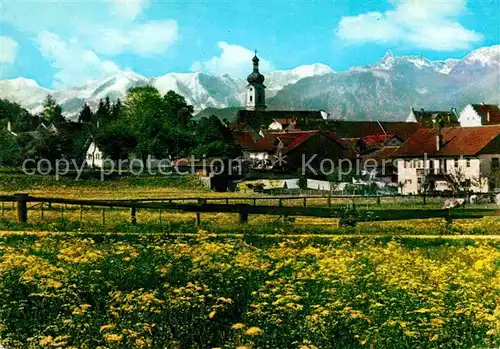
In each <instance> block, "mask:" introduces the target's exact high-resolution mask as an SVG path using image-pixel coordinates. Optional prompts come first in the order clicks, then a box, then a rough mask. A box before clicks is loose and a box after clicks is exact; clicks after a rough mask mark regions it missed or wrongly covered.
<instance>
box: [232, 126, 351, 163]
mask: <svg viewBox="0 0 500 349" xmlns="http://www.w3.org/2000/svg"><path fill="white" fill-rule="evenodd" d="M240 145H241V146H242V149H243V154H244V157H245V158H246V159H247V160H249V161H250V162H251V163H252V168H254V169H261V170H284V171H294V170H297V169H299V168H301V165H302V164H303V163H304V161H303V159H305V162H307V161H308V160H309V159H311V158H314V161H312V162H311V163H310V164H311V167H313V168H314V166H316V165H318V164H319V162H320V161H321V160H323V159H329V160H332V161H336V160H338V159H343V158H344V157H347V156H349V157H351V153H350V152H349V148H347V147H346V146H345V144H344V143H343V142H342V141H341V140H340V139H337V138H336V137H335V135H334V134H332V133H330V132H324V131H320V130H313V131H290V132H271V133H268V134H266V135H265V136H264V137H262V138H260V139H259V140H258V141H256V142H254V141H253V140H252V139H251V138H247V142H246V143H245V142H243V141H241V142H240Z"/></svg>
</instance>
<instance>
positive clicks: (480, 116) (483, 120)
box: [458, 103, 500, 127]
mask: <svg viewBox="0 0 500 349" xmlns="http://www.w3.org/2000/svg"><path fill="white" fill-rule="evenodd" d="M458 121H459V122H460V126H462V127H476V126H484V125H500V108H499V106H498V105H495V104H484V103H483V104H468V105H467V106H465V107H464V109H463V110H462V111H461V112H460V117H459V118H458Z"/></svg>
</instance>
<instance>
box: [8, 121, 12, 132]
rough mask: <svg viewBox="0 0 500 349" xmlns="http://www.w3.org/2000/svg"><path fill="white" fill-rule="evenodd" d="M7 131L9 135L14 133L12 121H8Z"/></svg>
mask: <svg viewBox="0 0 500 349" xmlns="http://www.w3.org/2000/svg"><path fill="white" fill-rule="evenodd" d="M7 131H9V133H12V122H11V121H10V120H9V121H7Z"/></svg>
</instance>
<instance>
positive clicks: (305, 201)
mask: <svg viewBox="0 0 500 349" xmlns="http://www.w3.org/2000/svg"><path fill="white" fill-rule="evenodd" d="M304 207H307V198H304Z"/></svg>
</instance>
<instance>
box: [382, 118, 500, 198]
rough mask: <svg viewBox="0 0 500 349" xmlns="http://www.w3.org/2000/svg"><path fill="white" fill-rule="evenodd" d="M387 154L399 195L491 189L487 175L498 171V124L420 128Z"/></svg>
mask: <svg viewBox="0 0 500 349" xmlns="http://www.w3.org/2000/svg"><path fill="white" fill-rule="evenodd" d="M391 157H392V158H393V159H396V161H397V174H398V184H399V186H400V189H399V190H400V193H401V194H418V193H422V192H424V191H428V192H439V191H441V192H442V191H456V190H459V191H462V190H463V191H465V190H470V191H473V192H481V193H485V192H488V191H491V190H494V189H495V188H494V187H495V183H493V182H492V181H491V176H492V175H493V173H495V171H499V170H500V166H499V161H500V125H498V126H495V125H492V126H482V127H481V126H480V127H447V128H443V129H441V130H439V129H437V128H432V129H431V128H422V129H420V130H418V131H417V132H416V133H415V134H414V135H413V136H411V137H410V138H409V139H408V140H407V141H406V142H404V143H403V144H402V145H401V146H400V147H399V148H398V149H397V150H395V151H394V152H393V153H392V154H391Z"/></svg>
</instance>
